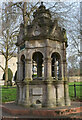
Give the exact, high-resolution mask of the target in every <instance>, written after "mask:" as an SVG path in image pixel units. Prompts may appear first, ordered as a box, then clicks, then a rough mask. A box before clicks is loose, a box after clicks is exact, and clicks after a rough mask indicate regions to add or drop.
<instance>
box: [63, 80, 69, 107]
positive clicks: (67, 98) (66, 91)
mask: <svg viewBox="0 0 82 120" xmlns="http://www.w3.org/2000/svg"><path fill="white" fill-rule="evenodd" d="M64 100H65V105H68V106H69V105H70V98H69V91H68V83H67V81H64Z"/></svg>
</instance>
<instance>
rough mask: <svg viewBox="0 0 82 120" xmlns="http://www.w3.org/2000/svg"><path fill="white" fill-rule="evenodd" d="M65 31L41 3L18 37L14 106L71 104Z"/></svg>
mask: <svg viewBox="0 0 82 120" xmlns="http://www.w3.org/2000/svg"><path fill="white" fill-rule="evenodd" d="M64 34H65V30H64V29H61V27H59V26H58V23H57V20H55V21H54V22H53V21H52V20H51V14H50V11H49V10H47V9H46V8H45V6H44V5H43V4H41V6H40V7H39V8H38V9H37V11H36V12H35V13H34V20H33V22H32V24H31V25H27V35H24V27H23V25H21V28H20V33H19V36H18V41H17V46H18V77H17V78H18V79H17V90H18V92H17V93H18V94H17V103H18V104H22V105H25V106H27V107H48V108H52V107H55V106H65V105H70V99H69V94H68V93H69V92H68V85H67V63H66V47H67V41H66V39H67V38H65V37H64Z"/></svg>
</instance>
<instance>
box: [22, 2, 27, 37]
mask: <svg viewBox="0 0 82 120" xmlns="http://www.w3.org/2000/svg"><path fill="white" fill-rule="evenodd" d="M26 10H27V2H24V5H23V21H24V28H25V29H24V30H25V31H24V33H25V35H26V33H27V30H26V26H27V15H26Z"/></svg>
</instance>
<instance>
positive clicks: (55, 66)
mask: <svg viewBox="0 0 82 120" xmlns="http://www.w3.org/2000/svg"><path fill="white" fill-rule="evenodd" d="M57 79H58V77H57V61H55V80H57Z"/></svg>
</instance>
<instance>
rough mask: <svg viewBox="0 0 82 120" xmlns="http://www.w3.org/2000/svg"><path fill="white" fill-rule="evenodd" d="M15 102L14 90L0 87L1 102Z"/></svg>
mask: <svg viewBox="0 0 82 120" xmlns="http://www.w3.org/2000/svg"><path fill="white" fill-rule="evenodd" d="M15 100H16V88H13V87H12V88H7V87H2V102H9V101H15Z"/></svg>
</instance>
